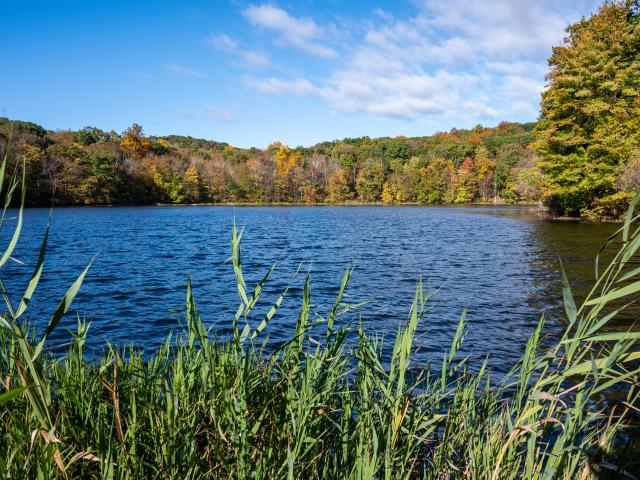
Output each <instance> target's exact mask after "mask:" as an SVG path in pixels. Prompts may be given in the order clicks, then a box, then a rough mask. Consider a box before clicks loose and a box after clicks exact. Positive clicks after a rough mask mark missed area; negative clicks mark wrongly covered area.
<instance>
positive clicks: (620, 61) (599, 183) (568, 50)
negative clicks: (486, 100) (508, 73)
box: [536, 0, 640, 216]
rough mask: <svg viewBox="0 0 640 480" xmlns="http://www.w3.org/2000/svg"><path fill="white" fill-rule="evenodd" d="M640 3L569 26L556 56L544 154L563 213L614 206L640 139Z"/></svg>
mask: <svg viewBox="0 0 640 480" xmlns="http://www.w3.org/2000/svg"><path fill="white" fill-rule="evenodd" d="M638 6H639V3H638V0H633V1H614V2H607V3H605V4H604V5H603V6H602V7H601V8H600V10H599V11H598V12H597V13H596V14H595V15H593V16H592V17H590V18H588V19H582V20H581V21H579V22H578V23H576V24H574V25H571V26H569V27H568V28H567V33H568V36H567V38H566V39H565V41H564V44H563V45H561V46H558V47H555V48H554V49H553V54H552V56H551V58H550V59H549V65H550V67H551V70H550V72H549V74H548V75H547V79H548V81H549V88H548V89H547V90H546V91H545V92H544V93H543V95H542V104H541V107H542V114H541V118H540V122H539V124H538V126H537V129H536V131H537V135H538V141H537V144H536V149H537V151H538V153H539V155H540V157H541V158H540V163H539V165H540V168H541V169H542V171H543V172H544V174H545V175H546V179H547V182H546V188H545V191H544V200H545V202H546V204H547V205H548V206H549V208H550V210H551V211H552V213H554V214H556V215H572V216H578V215H585V214H587V215H588V214H591V213H594V211H595V210H598V207H599V206H602V205H605V204H607V203H608V200H607V197H609V196H611V195H615V194H616V188H615V182H616V180H617V178H618V176H619V166H620V164H622V163H623V162H625V161H626V159H627V158H628V157H629V155H630V153H631V152H632V151H633V149H634V148H635V147H637V145H638V143H639V141H640V21H639V20H640V18H639V15H638ZM599 213H606V212H603V211H602V209H599Z"/></svg>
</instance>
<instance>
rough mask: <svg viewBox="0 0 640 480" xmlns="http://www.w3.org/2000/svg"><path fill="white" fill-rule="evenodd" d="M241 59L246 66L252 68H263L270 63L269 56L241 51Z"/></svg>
mask: <svg viewBox="0 0 640 480" xmlns="http://www.w3.org/2000/svg"><path fill="white" fill-rule="evenodd" d="M241 57H242V59H243V60H244V62H245V63H246V64H247V65H249V66H252V67H257V68H265V67H268V66H269V64H270V63H271V60H269V56H268V55H265V54H264V53H258V52H251V51H243V52H242V53H241Z"/></svg>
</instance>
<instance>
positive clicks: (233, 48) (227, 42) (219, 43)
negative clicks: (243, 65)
mask: <svg viewBox="0 0 640 480" xmlns="http://www.w3.org/2000/svg"><path fill="white" fill-rule="evenodd" d="M204 42H205V43H206V44H207V45H209V46H210V47H211V48H214V49H216V50H221V51H223V52H237V51H238V42H236V41H235V40H234V39H233V38H231V37H230V36H229V35H227V34H225V33H221V34H217V35H216V34H211V35H209V36H208V37H205V39H204Z"/></svg>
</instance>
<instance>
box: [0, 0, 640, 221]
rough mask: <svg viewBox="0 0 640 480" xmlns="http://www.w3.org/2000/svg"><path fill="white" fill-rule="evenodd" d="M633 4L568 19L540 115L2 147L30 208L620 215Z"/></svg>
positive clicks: (634, 62) (34, 131)
mask: <svg viewBox="0 0 640 480" xmlns="http://www.w3.org/2000/svg"><path fill="white" fill-rule="evenodd" d="M639 2H640V0H618V1H613V2H607V3H605V4H603V5H602V6H601V7H600V9H599V11H598V12H597V13H596V14H594V15H592V16H591V17H589V18H583V19H582V20H580V21H579V22H578V23H576V24H574V25H571V26H569V27H568V28H567V37H566V38H565V40H564V41H563V43H562V44H561V45H559V46H557V47H555V48H554V49H553V53H552V55H551V57H550V59H549V66H550V70H549V73H548V75H547V80H548V86H547V89H546V90H545V91H544V92H543V94H542V101H541V114H540V118H539V119H538V121H537V122H532V123H524V124H522V123H508V122H503V123H501V124H499V125H498V126H496V127H483V126H481V125H478V126H476V127H475V128H473V129H468V130H457V129H453V130H451V131H449V132H440V133H436V134H434V135H430V136H424V137H412V138H407V137H402V136H398V137H395V138H390V137H385V138H369V137H361V138H345V139H343V140H335V141H328V142H322V143H319V144H316V145H314V146H312V147H293V148H292V147H289V146H287V145H284V144H282V143H280V142H277V141H276V142H274V143H272V144H271V145H269V146H268V147H267V148H266V149H257V148H249V149H245V148H238V147H234V146H232V145H229V144H227V143H224V142H216V141H209V140H203V139H197V138H192V137H187V136H179V135H169V136H164V137H157V136H146V135H145V134H144V132H143V130H142V127H141V126H139V125H137V124H134V125H132V126H131V127H130V128H128V129H127V130H126V131H124V132H122V133H117V132H115V131H110V132H105V131H103V130H100V129H98V128H95V127H85V128H83V129H81V130H79V131H48V130H45V129H44V128H42V127H41V126H39V125H37V124H34V123H31V122H24V121H15V120H9V119H6V118H0V153H2V152H8V153H9V156H10V158H11V159H12V161H13V164H14V165H16V164H19V163H20V161H22V162H24V165H25V167H26V175H27V184H28V189H27V204H28V205H51V204H56V205H103V204H150V203H204V202H207V203H222V202H255V203H273V202H292V203H324V202H328V203H345V202H357V201H359V202H372V203H373V202H383V203H389V204H392V203H417V204H452V203H471V202H495V203H504V202H538V201H542V202H544V203H545V205H546V206H547V207H548V208H549V210H550V212H551V213H552V214H553V215H558V216H559V215H568V216H600V217H603V216H613V217H615V216H619V215H620V214H621V213H622V212H623V211H624V210H625V209H626V207H627V204H628V202H629V199H630V198H631V197H632V195H633V192H635V191H637V190H638V189H639V188H640V7H639V5H640V3H639Z"/></svg>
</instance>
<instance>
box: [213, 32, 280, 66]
mask: <svg viewBox="0 0 640 480" xmlns="http://www.w3.org/2000/svg"><path fill="white" fill-rule="evenodd" d="M204 42H205V43H206V44H207V45H209V46H210V47H211V48H213V49H214V50H219V51H222V52H226V53H229V54H232V55H233V56H234V58H236V59H240V60H241V63H243V64H244V65H247V66H250V67H255V68H265V67H268V66H269V65H270V63H271V60H270V59H269V56H268V55H266V54H264V53H259V52H254V51H251V50H243V49H242V48H240V46H239V45H238V42H237V41H235V40H234V39H233V38H231V37H230V36H229V35H227V34H225V33H221V34H211V35H209V36H208V37H205V39H204Z"/></svg>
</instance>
